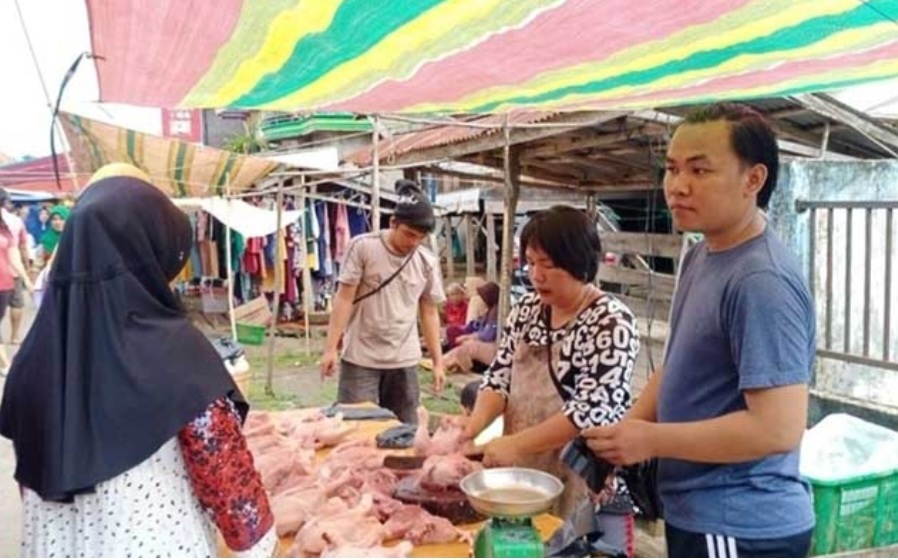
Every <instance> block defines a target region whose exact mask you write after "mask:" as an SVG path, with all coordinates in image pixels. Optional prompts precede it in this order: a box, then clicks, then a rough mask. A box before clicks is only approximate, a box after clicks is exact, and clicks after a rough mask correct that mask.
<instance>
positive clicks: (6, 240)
mask: <svg viewBox="0 0 898 560" xmlns="http://www.w3.org/2000/svg"><path fill="white" fill-rule="evenodd" d="M6 200H9V193H7V192H6V190H4V189H2V188H0V202H2V201H6ZM16 276H18V277H20V278H22V279H23V281H24V282H25V287H27V288H28V290H29V291H32V290H33V289H34V288H33V287H32V285H31V279H30V278H29V277H28V273H27V272H26V270H25V265H24V263H23V262H22V254H21V252H19V246H18V240H17V239H15V238H14V237H13V234H12V231H10V229H9V225H8V224H7V223H6V222H5V221H3V214H2V213H0V322H2V321H3V317H4V316H5V315H6V309H7V308H8V307H9V300H10V299H12V296H13V294H14V293H15V291H16ZM7 369H9V356H7V355H6V347H5V346H4V345H3V341H2V339H0V375H6V370H7Z"/></svg>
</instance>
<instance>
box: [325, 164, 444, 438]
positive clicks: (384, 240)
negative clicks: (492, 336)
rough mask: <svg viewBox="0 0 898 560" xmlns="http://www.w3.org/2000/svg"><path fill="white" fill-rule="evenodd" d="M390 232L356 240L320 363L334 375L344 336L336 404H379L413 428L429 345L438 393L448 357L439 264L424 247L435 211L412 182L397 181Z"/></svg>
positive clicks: (345, 263)
mask: <svg viewBox="0 0 898 560" xmlns="http://www.w3.org/2000/svg"><path fill="white" fill-rule="evenodd" d="M396 192H397V193H398V194H399V201H398V202H397V205H396V209H395V211H394V213H393V216H392V217H391V218H390V228H389V229H388V230H386V231H378V232H373V233H367V234H363V235H359V236H357V237H355V238H354V239H353V240H352V241H350V243H349V246H348V247H347V249H346V256H345V257H344V260H343V268H342V270H341V271H340V277H339V283H340V286H339V288H338V289H337V294H336V296H335V298H334V307H333V311H332V313H331V318H330V324H329V325H328V333H327V341H326V342H325V346H324V354H323V356H322V358H321V374H322V376H324V377H328V376H331V375H333V373H334V370H335V369H336V364H337V346H338V345H339V343H340V340H341V338H343V355H342V357H341V359H340V377H339V389H338V396H337V399H338V401H339V402H341V403H354V402H362V401H372V402H375V403H378V404H379V405H380V406H382V407H384V408H388V409H390V410H392V411H393V412H394V413H395V414H396V416H397V417H398V418H399V419H400V420H401V421H402V422H407V423H414V422H415V421H416V415H415V409H416V408H417V407H418V402H419V387H418V362H419V361H420V360H421V346H420V344H419V335H418V317H419V315H420V318H421V328H422V330H423V334H424V341H425V343H426V345H427V349H428V351H429V352H430V355H431V356H432V357H433V363H434V366H433V371H434V388H435V389H436V390H437V391H441V390H442V386H443V379H444V374H443V356H442V350H441V348H440V318H439V312H438V309H437V306H438V305H439V304H440V303H441V302H442V301H443V300H444V299H445V296H444V294H443V285H442V280H441V279H440V268H439V261H438V260H437V258H436V257H435V256H434V255H433V253H432V252H431V251H430V250H429V249H427V248H426V247H422V246H421V242H422V241H423V240H424V239H426V237H427V235H428V234H429V233H430V232H432V231H433V228H434V225H435V223H436V222H435V219H434V214H433V207H432V206H431V204H430V202H429V201H428V200H427V197H426V196H425V195H424V193H423V192H422V191H421V189H420V188H419V187H418V186H417V185H416V184H415V183H413V182H411V181H406V180H401V181H398V182H397V183H396Z"/></svg>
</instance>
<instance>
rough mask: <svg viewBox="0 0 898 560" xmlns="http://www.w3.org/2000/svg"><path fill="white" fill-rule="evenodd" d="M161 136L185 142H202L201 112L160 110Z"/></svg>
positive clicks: (196, 110)
mask: <svg viewBox="0 0 898 560" xmlns="http://www.w3.org/2000/svg"><path fill="white" fill-rule="evenodd" d="M162 135H163V136H165V137H166V138H177V139H178V140H184V141H185V142H202V141H203V127H202V111H200V110H199V109H162Z"/></svg>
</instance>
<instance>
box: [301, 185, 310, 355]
mask: <svg viewBox="0 0 898 560" xmlns="http://www.w3.org/2000/svg"><path fill="white" fill-rule="evenodd" d="M299 182H300V185H302V190H301V191H300V192H299V193H300V194H299V209H300V210H302V223H301V228H302V235H301V236H300V244H301V247H300V250H299V251H300V252H299V256H300V259H301V260H300V262H302V315H303V330H304V331H305V338H306V356H311V355H312V338H311V337H312V333H311V332H310V331H311V329H310V326H309V315H311V314H312V271H311V270H309V258H308V240H307V239H306V220H308V219H309V217H308V216H307V215H306V176H305V175H300V176H299Z"/></svg>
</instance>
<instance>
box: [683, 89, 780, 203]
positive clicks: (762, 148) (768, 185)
mask: <svg viewBox="0 0 898 560" xmlns="http://www.w3.org/2000/svg"><path fill="white" fill-rule="evenodd" d="M714 121H725V122H727V123H729V125H730V145H731V146H732V148H733V151H734V152H735V153H736V157H738V158H739V160H740V161H741V162H742V163H743V164H744V165H746V166H752V165H757V164H759V163H760V164H762V165H764V166H765V167H766V168H767V180H766V181H765V182H764V186H763V187H761V190H760V191H758V208H761V209H766V208H767V205H768V204H769V203H770V196H771V195H772V194H773V189H775V188H776V180H777V177H778V176H779V168H780V157H779V146H778V145H777V143H776V133H775V132H774V131H773V128H772V127H771V126H770V123H769V122H768V121H767V119H765V118H764V116H763V115H762V114H761V113H759V112H758V111H756V110H754V109H752V108H751V107H749V106H748V105H743V104H740V103H714V104H712V105H705V106H702V107H698V108H696V109H694V110H693V111H692V112H690V113H689V114H688V115H686V118H685V119H684V120H683V121H682V123H681V124H703V123H709V122H714Z"/></svg>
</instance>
